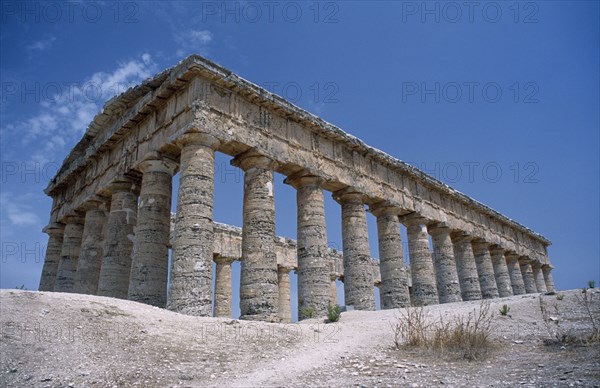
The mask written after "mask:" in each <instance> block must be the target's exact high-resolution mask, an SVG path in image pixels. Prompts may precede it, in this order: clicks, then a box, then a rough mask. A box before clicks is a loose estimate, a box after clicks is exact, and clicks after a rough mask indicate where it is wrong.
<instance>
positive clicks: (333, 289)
mask: <svg viewBox="0 0 600 388" xmlns="http://www.w3.org/2000/svg"><path fill="white" fill-rule="evenodd" d="M336 279H337V277H336V276H334V275H330V276H329V281H330V283H329V300H330V301H331V305H332V306H335V305H337V285H336Z"/></svg>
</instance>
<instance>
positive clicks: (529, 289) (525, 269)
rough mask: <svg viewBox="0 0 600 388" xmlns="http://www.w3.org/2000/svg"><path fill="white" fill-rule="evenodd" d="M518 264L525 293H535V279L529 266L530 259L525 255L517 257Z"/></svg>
mask: <svg viewBox="0 0 600 388" xmlns="http://www.w3.org/2000/svg"><path fill="white" fill-rule="evenodd" d="M519 265H520V266H521V274H522V275H523V283H525V293H527V294H535V293H536V292H537V288H536V287H535V279H534V278H533V269H532V268H531V260H529V258H527V257H526V256H521V257H520V258H519Z"/></svg>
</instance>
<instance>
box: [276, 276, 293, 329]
mask: <svg viewBox="0 0 600 388" xmlns="http://www.w3.org/2000/svg"><path fill="white" fill-rule="evenodd" d="M291 270H292V269H291V268H289V267H284V266H278V267H277V286H278V288H279V319H280V320H281V322H283V323H290V322H291V321H292V307H291V302H290V271H291Z"/></svg>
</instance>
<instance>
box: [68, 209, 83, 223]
mask: <svg viewBox="0 0 600 388" xmlns="http://www.w3.org/2000/svg"><path fill="white" fill-rule="evenodd" d="M63 221H64V223H65V224H81V225H83V223H84V221H85V214H84V213H82V212H79V211H74V212H72V213H69V214H67V215H66V216H65V217H64V218H63Z"/></svg>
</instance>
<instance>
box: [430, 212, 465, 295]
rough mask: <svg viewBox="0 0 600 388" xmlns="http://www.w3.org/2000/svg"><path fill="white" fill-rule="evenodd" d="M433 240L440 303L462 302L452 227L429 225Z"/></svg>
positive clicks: (434, 264)
mask: <svg viewBox="0 0 600 388" xmlns="http://www.w3.org/2000/svg"><path fill="white" fill-rule="evenodd" d="M429 232H430V233H431V241H432V242H433V266H434V268H435V274H436V282H437V290H438V294H439V298H440V303H452V302H461V301H462V297H461V295H460V282H459V280H458V272H457V270H456V260H455V259H454V246H453V245H452V239H451V238H450V228H448V227H447V226H445V225H441V224H434V225H431V226H430V227H429Z"/></svg>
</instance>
